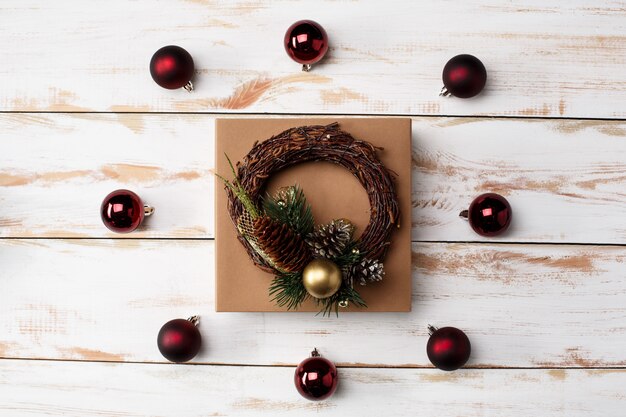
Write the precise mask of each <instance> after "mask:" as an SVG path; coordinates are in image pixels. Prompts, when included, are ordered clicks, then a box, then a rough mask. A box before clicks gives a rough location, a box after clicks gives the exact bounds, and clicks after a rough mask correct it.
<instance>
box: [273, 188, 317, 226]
mask: <svg viewBox="0 0 626 417" xmlns="http://www.w3.org/2000/svg"><path fill="white" fill-rule="evenodd" d="M286 193H289V194H288V198H281V197H279V196H271V195H269V194H268V195H267V196H266V197H265V199H264V200H263V209H264V211H265V214H267V215H268V216H269V217H270V218H272V219H274V220H276V221H278V222H280V223H283V224H286V225H287V226H289V227H290V228H291V229H292V230H293V231H295V232H296V233H298V234H299V235H300V236H306V235H308V234H309V233H311V232H312V231H313V227H314V224H315V222H314V219H313V212H312V210H311V205H310V204H308V203H307V201H306V197H305V196H304V191H302V188H300V187H298V186H297V185H295V186H292V187H289V188H288V189H287V191H286Z"/></svg>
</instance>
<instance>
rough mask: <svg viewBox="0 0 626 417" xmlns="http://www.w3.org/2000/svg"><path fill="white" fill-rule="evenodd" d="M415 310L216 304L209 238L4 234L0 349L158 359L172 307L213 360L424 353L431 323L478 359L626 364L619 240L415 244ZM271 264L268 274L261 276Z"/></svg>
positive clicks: (423, 362)
mask: <svg viewBox="0 0 626 417" xmlns="http://www.w3.org/2000/svg"><path fill="white" fill-rule="evenodd" d="M414 252H415V254H414V264H415V269H414V273H413V278H414V279H413V300H414V301H413V311H412V312H411V313H407V314H395V313H394V314H392V313H353V314H347V313H344V314H341V315H340V317H339V318H336V317H330V318H321V317H315V315H314V314H313V313H274V314H271V313H266V314H261V313H215V312H214V301H213V298H214V291H213V287H214V275H213V273H214V272H213V271H214V252H213V242H212V241H160V240H126V239H125V240H106V239H104V240H83V239H79V240H75V239H73V240H59V239H52V240H47V239H46V240H43V239H38V240H21V239H11V240H2V241H0V253H1V254H2V255H1V257H2V258H1V259H2V268H1V270H0V282H2V283H3V286H4V290H3V291H2V292H0V334H2V339H1V341H2V344H0V356H4V357H11V358H48V359H78V360H108V361H140V362H143V361H148V362H155V361H163V358H162V357H161V355H160V354H159V352H158V350H157V348H156V342H155V338H156V334H157V333H158V329H159V328H160V326H161V325H162V324H163V323H165V322H166V321H167V320H170V319H172V318H176V317H183V318H186V317H189V316H191V315H194V314H199V315H200V316H201V324H200V329H201V331H202V334H203V337H204V340H205V343H204V346H205V349H204V351H203V352H202V353H201V354H200V355H199V356H198V357H197V358H196V361H198V362H203V363H214V364H257V365H258V364H263V365H276V364H284V363H288V364H295V363H297V362H299V360H300V359H301V357H302V355H305V354H306V353H307V352H309V351H310V350H311V349H312V348H313V347H314V346H317V347H318V348H320V349H321V350H322V351H324V352H326V353H327V354H328V355H330V356H332V357H333V359H334V360H336V361H337V362H339V363H342V364H351V365H358V366H377V365H384V366H410V367H415V366H420V367H421V366H429V362H428V358H427V357H426V354H425V346H426V340H427V331H426V327H427V324H429V323H431V324H433V325H435V326H445V325H453V326H457V327H459V328H462V329H464V330H465V331H466V332H467V333H468V335H469V336H470V338H471V340H472V343H473V346H474V350H473V354H472V358H471V361H470V362H469V366H473V367H476V366H478V367H490V366H498V367H508V366H522V367H534V366H540V367H551V366H572V367H588V366H623V365H625V364H626V363H625V362H624V359H625V358H624V355H623V352H624V351H625V350H626V337H624V330H623V322H624V317H625V316H626V307H624V303H623V299H624V282H623V271H622V270H623V262H624V261H625V260H626V254H625V253H624V251H623V250H622V249H621V248H612V247H593V246H582V247H578V246H549V245H545V246H543V245H542V246H537V245H487V244H414ZM269 281H270V277H269V276H268V284H269Z"/></svg>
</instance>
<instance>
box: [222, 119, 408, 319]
mask: <svg viewBox="0 0 626 417" xmlns="http://www.w3.org/2000/svg"><path fill="white" fill-rule="evenodd" d="M377 150H382V148H378V147H375V146H373V145H372V144H370V143H369V142H366V141H363V140H357V139H355V138H353V137H352V136H351V135H350V134H349V133H346V132H344V131H342V130H340V129H339V125H338V124H337V123H332V124H329V125H327V126H301V127H295V128H292V129H288V130H285V131H284V132H282V133H280V134H278V135H276V136H273V137H271V138H270V139H268V140H265V141H263V142H260V143H259V142H256V143H255V144H254V145H253V147H252V149H251V150H250V152H249V153H248V154H247V155H246V156H245V157H244V158H243V161H242V162H238V163H237V167H236V169H235V167H233V165H232V163H231V162H230V159H229V160H228V161H229V163H230V166H231V169H232V172H233V176H234V179H233V180H232V181H229V180H226V179H225V178H223V177H220V178H221V179H222V181H223V182H224V184H225V189H226V192H227V193H228V212H229V214H230V218H231V220H232V221H233V223H234V225H235V227H236V229H237V237H238V239H239V241H240V242H241V244H242V245H243V246H244V248H245V249H246V251H247V252H248V255H249V256H250V258H251V259H252V261H253V262H254V263H255V265H256V266H258V267H259V268H261V269H262V270H264V271H266V272H269V273H272V274H274V275H275V277H274V280H273V281H272V284H271V285H270V288H269V292H270V296H272V297H273V301H275V302H276V303H277V304H278V305H279V306H286V307H287V308H288V309H297V308H298V307H299V306H300V304H301V303H302V302H303V301H304V300H306V299H307V298H309V297H313V298H315V299H316V301H317V303H318V305H319V306H320V308H321V310H320V312H321V313H323V314H330V312H331V311H333V310H334V311H335V312H336V313H338V310H339V307H346V306H348V305H349V304H350V303H352V304H354V305H356V306H359V307H366V304H365V302H364V301H363V299H362V298H361V296H360V295H359V293H358V291H357V290H355V288H354V285H355V284H357V283H358V284H361V285H367V284H369V283H372V282H376V281H381V280H382V279H383V276H384V268H383V260H384V258H385V255H386V253H387V250H388V247H389V244H390V241H391V235H392V232H393V229H394V227H399V214H400V213H399V208H398V202H397V197H396V192H395V190H394V181H393V177H392V173H391V172H390V171H389V170H388V169H387V168H385V166H384V165H383V164H382V163H381V162H380V160H379V159H378V158H377V156H376V151H377ZM226 157H227V158H228V156H226ZM310 161H326V162H332V163H335V164H338V165H341V166H343V167H344V168H346V169H348V170H349V171H350V172H351V173H352V174H353V175H354V176H355V177H357V178H358V180H359V181H360V183H361V184H362V185H363V187H364V189H365V190H366V192H367V195H368V198H369V204H370V221H369V224H368V225H367V227H366V228H365V230H364V231H363V233H362V234H361V236H360V237H359V238H358V239H355V238H354V231H355V227H354V225H352V224H351V223H350V221H349V220H347V219H336V220H333V221H331V222H330V223H329V224H325V225H318V226H315V223H314V219H313V215H312V213H311V207H310V205H309V204H308V203H307V201H306V198H305V196H304V193H303V191H302V190H301V189H300V188H299V187H298V186H290V187H285V188H281V189H280V190H278V192H277V193H276V194H275V195H267V194H266V191H265V186H266V184H267V181H268V180H269V179H270V178H271V176H272V175H273V174H275V173H276V172H278V171H280V170H282V169H285V168H288V167H290V166H292V165H296V164H299V163H302V162H310Z"/></svg>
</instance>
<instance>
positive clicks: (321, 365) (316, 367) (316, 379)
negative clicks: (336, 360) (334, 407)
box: [294, 349, 338, 401]
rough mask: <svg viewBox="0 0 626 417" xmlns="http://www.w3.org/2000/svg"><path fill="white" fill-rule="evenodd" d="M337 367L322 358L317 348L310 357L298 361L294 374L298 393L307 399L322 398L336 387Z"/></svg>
mask: <svg viewBox="0 0 626 417" xmlns="http://www.w3.org/2000/svg"><path fill="white" fill-rule="evenodd" d="M337 382H338V376H337V368H336V367H335V365H334V364H333V363H332V362H331V361H329V360H328V359H324V358H322V357H321V356H320V355H319V353H318V352H317V349H315V350H314V351H313V352H312V353H311V357H310V358H308V359H305V360H303V361H302V362H300V365H298V367H297V368H296V373H295V375H294V383H295V384H296V388H297V389H298V392H299V393H300V395H302V396H303V397H304V398H306V399H307V400H311V401H320V400H324V399H326V398H328V397H330V396H331V395H333V393H334V392H335V390H336V389H337Z"/></svg>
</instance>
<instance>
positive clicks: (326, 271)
mask: <svg viewBox="0 0 626 417" xmlns="http://www.w3.org/2000/svg"><path fill="white" fill-rule="evenodd" d="M341 279H342V278H341V269H339V267H338V266H337V264H335V263H334V262H332V261H329V260H328V259H323V258H320V259H314V260H312V261H311V262H309V264H308V265H307V266H306V267H305V268H304V271H302V284H304V288H306V290H307V292H308V293H309V294H311V295H312V296H313V297H315V298H319V299H323V298H328V297H332V296H333V295H334V294H335V293H336V292H337V291H339V287H341Z"/></svg>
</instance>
